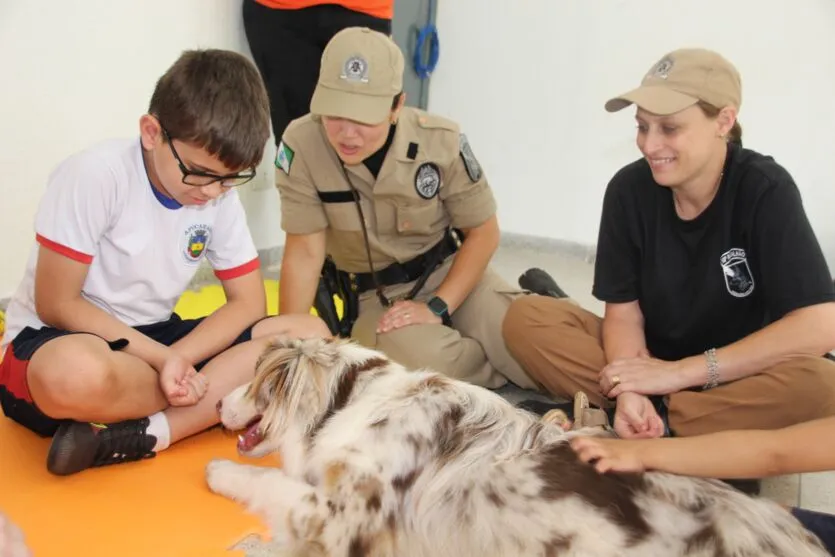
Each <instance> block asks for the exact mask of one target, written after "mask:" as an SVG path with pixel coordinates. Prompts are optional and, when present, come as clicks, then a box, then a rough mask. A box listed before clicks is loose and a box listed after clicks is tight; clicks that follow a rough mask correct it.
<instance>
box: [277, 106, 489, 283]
mask: <svg viewBox="0 0 835 557" xmlns="http://www.w3.org/2000/svg"><path fill="white" fill-rule="evenodd" d="M276 167H277V172H276V183H277V186H278V190H279V194H280V198H281V227H282V229H283V230H284V231H285V232H287V233H289V234H312V233H315V232H319V231H322V230H326V231H327V245H328V253H329V254H330V255H331V257H333V260H334V262H335V263H336V265H337V267H338V268H340V269H342V270H343V271H348V272H354V273H362V272H369V271H370V268H369V265H368V256H367V253H366V250H365V241H364V238H363V232H362V227H363V222H362V220H361V219H360V213H359V211H358V208H357V205H356V203H355V202H354V197H353V192H352V189H351V186H353V188H355V189H356V192H357V193H358V195H359V200H360V205H361V207H362V214H363V216H364V218H365V224H366V226H367V231H368V237H369V244H370V247H371V258H372V261H373V262H374V268H375V269H376V270H380V269H383V268H385V267H386V266H388V265H390V264H393V263H396V262H399V263H403V262H406V261H409V260H411V259H413V258H415V257H417V256H418V255H420V254H422V253H424V252H425V251H427V250H428V249H429V248H431V247H432V246H434V245H435V244H436V243H438V242H439V241H440V240H441V239H442V238H443V237H444V234H445V233H446V230H447V229H448V228H449V227H454V228H462V229H466V228H473V227H476V226H479V225H481V224H483V223H484V222H485V221H487V220H488V219H489V218H490V217H491V216H492V215H493V214H494V213H495V212H496V202H495V199H494V197H493V193H492V190H491V189H490V187H489V185H488V183H487V180H486V178H485V177H484V175H483V172H482V170H481V168H480V166H479V164H478V162H477V161H476V159H475V157H474V156H473V154H472V151H471V149H470V148H469V144H468V143H467V141H466V137H465V136H463V135H462V134H460V132H459V128H458V126H457V125H456V124H455V123H454V122H451V121H449V120H447V119H445V118H441V117H439V116H435V115H430V114H427V113H425V112H423V111H421V110H419V109H416V108H412V107H404V108H403V109H402V110H401V112H400V117H399V119H398V122H397V126H396V128H395V133H394V137H393V139H392V142H391V146H390V147H389V149H388V152H387V153H386V155H385V159H384V160H383V163H382V166H381V167H380V169H379V173H378V175H377V177H376V179H375V177H374V176H373V175H372V173H371V171H370V170H369V169H368V168H367V166H366V165H364V164H357V165H350V166H349V165H345V167H344V170H343V165H342V163H341V161H340V159H339V157H338V156H337V154H336V152H335V151H334V150H333V148H332V147H331V146H330V144H329V143H328V140H327V137H326V136H325V131H324V128H323V126H322V123H321V121H320V119H319V118H318V117H316V116H313V115H307V116H305V117H303V118H300V119H298V120H296V121H294V122H293V123H291V124H290V126H289V127H288V128H287V131H286V132H285V133H284V136H283V138H282V141H281V143H280V145H279V148H278V153H277V156H276ZM348 180H350V184H349V183H348Z"/></svg>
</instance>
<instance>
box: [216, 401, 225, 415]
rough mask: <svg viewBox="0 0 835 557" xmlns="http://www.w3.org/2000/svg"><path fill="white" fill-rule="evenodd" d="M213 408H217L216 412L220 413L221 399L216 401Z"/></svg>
mask: <svg viewBox="0 0 835 557" xmlns="http://www.w3.org/2000/svg"><path fill="white" fill-rule="evenodd" d="M215 408H217V413H218V414H220V409H221V408H223V399H220V400H218V401H217V404H215Z"/></svg>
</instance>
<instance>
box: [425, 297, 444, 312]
mask: <svg viewBox="0 0 835 557" xmlns="http://www.w3.org/2000/svg"><path fill="white" fill-rule="evenodd" d="M427 305H428V306H429V309H431V310H432V313H434V314H435V315H443V314H444V313H446V311H447V306H446V303H444V301H443V300H442V299H440V298H432V299H431V300H429V303H428V304H427Z"/></svg>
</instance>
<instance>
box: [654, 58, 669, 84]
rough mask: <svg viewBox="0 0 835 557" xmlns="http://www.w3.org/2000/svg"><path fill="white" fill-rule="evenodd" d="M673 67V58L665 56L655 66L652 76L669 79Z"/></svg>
mask: <svg viewBox="0 0 835 557" xmlns="http://www.w3.org/2000/svg"><path fill="white" fill-rule="evenodd" d="M672 69H673V59H672V58H669V57H667V58H663V59H662V60H661V61H660V62H658V63H657V64H656V65H655V67H654V68H653V69H652V71H651V72H650V77H657V78H659V79H667V77H668V76H669V75H670V70H672Z"/></svg>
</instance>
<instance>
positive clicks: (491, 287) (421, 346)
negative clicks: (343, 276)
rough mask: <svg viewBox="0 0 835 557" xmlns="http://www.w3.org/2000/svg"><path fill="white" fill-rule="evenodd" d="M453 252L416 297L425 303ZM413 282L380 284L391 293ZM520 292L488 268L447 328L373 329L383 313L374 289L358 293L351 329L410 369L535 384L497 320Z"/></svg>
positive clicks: (487, 382) (486, 383)
mask: <svg viewBox="0 0 835 557" xmlns="http://www.w3.org/2000/svg"><path fill="white" fill-rule="evenodd" d="M452 261H453V257H450V258H448V259H447V260H446V261H445V262H444V264H443V265H441V267H439V268H438V269H437V270H436V271H435V272H434V273H432V275H430V277H429V279H428V280H427V281H426V284H425V285H424V286H423V288H422V289H421V291H420V293H419V294H418V295H417V296H416V297H415V301H419V302H425V301H426V300H428V299H429V298H431V297H432V296H433V295H434V293H435V291H436V290H437V288H438V286H440V284H441V282H442V281H443V280H444V277H446V275H447V273H448V272H449V269H450V267H451V265H452ZM413 285H414V283H409V284H400V285H395V286H391V287H387V288H386V289H385V293H386V296H387V297H389V298H396V297H398V296H403V295H405V294H406V293H408V292H409V290H411V288H412V286H413ZM520 295H523V291H522V290H520V289H518V288H517V289H514V288H512V287H511V286H510V285H509V284H507V282H506V281H505V280H504V279H502V278H501V277H499V276H498V275H497V274H496V273H495V272H493V271H492V270H490V268H489V267H488V269H487V270H486V272H485V273H484V276H483V278H482V279H481V281H480V282H479V283H478V284H477V285H476V287H475V288H474V289H473V291H472V292H471V293H470V295H469V296H468V297H467V299H466V300H465V301H464V303H463V304H461V306H460V307H459V308H458V309H457V310H456V311H455V312H453V315H452V328H450V327H446V326H444V325H441V324H421V325H409V326H406V327H403V328H401V329H396V330H394V331H391V332H388V333H383V334H377V332H376V331H377V324H378V322H379V321H380V318H381V317H382V316H383V314H384V313H385V312H386V310H387V308H385V307H383V305H382V304H381V303H380V301H379V300H378V299H377V295H376V293H375V292H373V291H371V292H365V293H364V294H363V295H362V296H361V297H360V306H359V317H358V318H357V321H356V323H355V324H354V329H353V331H352V332H351V336H352V338H354V339H356V340H357V341H358V342H359V343H360V344H363V345H365V346H369V347H371V348H376V349H378V350H380V351H382V352H384V353H386V355H388V356H389V357H390V358H391V359H393V360H395V361H397V362H399V363H400V364H402V365H404V366H406V367H407V368H409V369H418V368H424V367H425V368H430V369H433V370H435V371H438V372H440V373H443V374H444V375H448V376H450V377H454V378H456V379H461V380H462V381H467V382H469V383H473V384H476V385H480V386H482V387H488V388H497V387H500V386H502V385H504V384H505V383H506V382H507V380H510V381H511V382H513V383H515V384H516V385H518V386H519V387H523V388H536V387H535V383H534V382H533V381H532V380H531V379H530V377H528V375H527V374H526V373H525V372H524V371H522V368H521V366H519V364H518V363H517V362H516V360H514V359H513V357H512V356H511V355H510V353H508V351H507V348H506V347H505V344H504V341H503V340H502V322H503V321H504V317H505V314H506V313H507V308H508V307H509V306H510V303H511V301H512V300H513V299H514V298H516V297H518V296H520Z"/></svg>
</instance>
